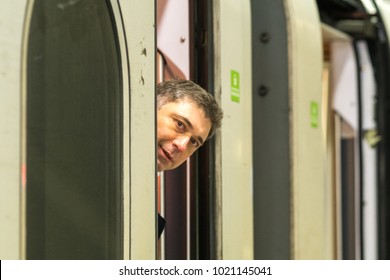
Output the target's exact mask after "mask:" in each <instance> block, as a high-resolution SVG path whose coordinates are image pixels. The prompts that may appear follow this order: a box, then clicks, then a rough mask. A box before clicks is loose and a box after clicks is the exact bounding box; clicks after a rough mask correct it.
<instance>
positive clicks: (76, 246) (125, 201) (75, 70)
mask: <svg viewBox="0 0 390 280" xmlns="http://www.w3.org/2000/svg"><path fill="white" fill-rule="evenodd" d="M23 3H24V2H23ZM21 5H22V4H21ZM23 5H24V6H20V5H19V6H18V5H12V7H13V8H12V9H15V10H14V12H15V14H18V13H20V17H18V18H20V19H24V21H23V22H22V20H21V23H19V22H15V21H14V20H8V17H7V16H4V19H6V20H4V22H6V24H8V22H9V24H10V25H11V26H12V28H16V29H15V30H18V31H19V35H23V36H17V34H18V33H16V35H15V36H11V37H10V36H6V37H7V38H11V39H10V42H12V44H13V46H15V47H19V48H16V49H17V50H18V51H19V52H20V53H21V54H22V56H12V59H13V60H12V63H14V64H15V65H20V66H21V68H19V70H20V72H19V75H20V76H16V77H14V78H15V80H9V79H7V80H6V81H5V82H6V84H7V85H9V84H11V83H15V84H17V85H18V88H15V90H14V92H13V94H14V98H15V100H14V101H12V99H8V100H6V101H7V103H6V104H8V105H11V104H13V103H14V102H17V104H20V107H11V110H12V113H13V114H14V115H19V116H20V117H19V118H16V122H14V120H13V119H11V120H12V121H13V122H14V125H15V129H14V130H15V133H14V134H12V137H14V138H15V139H16V141H15V143H19V145H18V147H19V148H18V152H17V153H16V152H15V153H12V152H10V153H8V154H9V155H10V158H9V159H7V164H9V163H11V166H13V167H15V168H14V169H15V170H14V171H15V172H14V173H15V174H14V175H15V176H16V177H15V179H13V180H14V181H13V182H11V181H9V182H7V183H9V184H7V185H6V188H9V187H11V186H13V187H14V188H15V189H16V190H18V197H16V193H15V194H14V195H13V196H12V195H11V193H10V192H8V193H6V196H5V198H6V199H9V198H12V199H10V203H9V204H12V208H11V207H9V208H8V209H7V212H6V214H5V215H9V214H11V217H12V219H13V221H12V222H13V226H12V228H11V229H12V233H13V234H14V236H16V237H14V239H15V245H12V246H13V247H12V248H6V249H5V251H4V252H6V256H7V257H9V258H27V259H123V258H124V259H128V258H133V259H154V258H155V249H156V246H155V230H154V229H155V225H156V220H155V213H156V208H155V195H154V193H155V185H156V176H155V170H156V167H155V164H156V163H155V149H154V147H155V126H154V124H155V95H154V88H155V79H154V73H155V69H154V1H69V2H63V1H43V0H42V1H40V0H37V1H29V2H28V3H24V4H23ZM5 6H6V7H8V6H9V7H8V8H7V9H10V11H12V9H11V8H10V7H11V5H5ZM14 7H15V8H14ZM26 7H27V8H26ZM17 8H18V9H20V10H16V9H17ZM138 9H140V11H143V12H142V13H141V12H139V11H138ZM23 15H27V16H26V17H23ZM14 16H15V15H14V14H12V13H11V17H12V18H13V17H14ZM2 19H3V17H2ZM15 23H16V25H15ZM4 26H7V25H4ZM12 28H11V30H12ZM21 30H23V31H24V32H23V33H20V31H21ZM2 32H3V30H2ZM2 34H3V33H2ZM14 37H15V38H16V37H18V38H19V39H15V40H20V38H23V40H22V44H20V42H13V39H14ZM5 46H6V47H8V49H7V50H6V51H7V52H10V50H9V49H10V45H7V44H5ZM5 73H6V76H7V75H8V73H10V74H12V71H9V70H8V69H7V70H6V72H5ZM8 87H9V86H8ZM2 104H4V103H3V102H2ZM10 117H11V118H12V115H10V116H6V118H5V119H6V120H10ZM145 123H148V124H149V125H148V126H145V125H144V124H145ZM2 129H3V126H2ZM2 135H3V134H2ZM4 135H6V134H4ZM1 138H2V137H1ZM15 148H16V147H15ZM15 151H16V150H15ZM11 156H12V158H11ZM1 170H4V169H3V168H1ZM12 184H14V185H12ZM14 192H15V191H14ZM2 197H3V196H2ZM2 222H3V221H2ZM15 222H18V224H17V225H16V224H15ZM9 224H12V223H10V222H9ZM1 236H2V238H3V236H4V235H3V234H1ZM16 248H17V254H16V253H15V252H16ZM2 249H3V248H2ZM2 252H3V251H2Z"/></svg>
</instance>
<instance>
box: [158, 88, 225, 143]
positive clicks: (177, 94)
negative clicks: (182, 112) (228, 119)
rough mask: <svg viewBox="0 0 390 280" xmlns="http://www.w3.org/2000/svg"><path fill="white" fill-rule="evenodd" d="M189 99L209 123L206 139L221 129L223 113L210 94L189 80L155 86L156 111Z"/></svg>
mask: <svg viewBox="0 0 390 280" xmlns="http://www.w3.org/2000/svg"><path fill="white" fill-rule="evenodd" d="M183 99H189V100H190V101H191V102H194V103H195V104H196V105H198V107H199V108H200V109H202V110H203V112H204V114H205V116H206V118H208V119H209V120H210V121H211V129H210V132H209V135H208V137H207V139H209V138H211V137H213V136H214V134H215V131H216V130H217V129H218V128H220V127H221V123H222V118H223V112H222V109H221V108H220V107H219V105H218V103H217V101H216V100H215V98H214V96H213V95H211V93H209V92H207V91H206V90H204V89H203V88H202V87H200V86H199V85H197V84H196V83H194V82H192V81H189V80H168V81H164V82H161V83H159V84H158V85H157V110H160V108H161V107H162V106H164V105H165V104H167V103H170V102H176V101H178V100H183Z"/></svg>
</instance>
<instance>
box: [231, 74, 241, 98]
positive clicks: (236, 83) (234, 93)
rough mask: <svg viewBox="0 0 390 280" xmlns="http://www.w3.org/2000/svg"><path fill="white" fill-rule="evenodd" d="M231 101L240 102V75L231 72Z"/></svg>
mask: <svg viewBox="0 0 390 280" xmlns="http://www.w3.org/2000/svg"><path fill="white" fill-rule="evenodd" d="M230 99H231V100H232V101H234V102H237V103H239V102H240V73H238V72H237V71H235V70H230Z"/></svg>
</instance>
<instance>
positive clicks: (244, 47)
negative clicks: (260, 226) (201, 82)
mask: <svg viewBox="0 0 390 280" xmlns="http://www.w3.org/2000/svg"><path fill="white" fill-rule="evenodd" d="M219 5H220V9H219V10H214V13H218V15H217V18H218V17H219V20H220V26H219V27H220V34H218V36H220V37H219V38H220V48H219V49H216V52H218V51H219V52H220V55H221V56H220V61H219V63H220V73H219V75H220V78H221V84H220V87H221V105H222V108H223V110H224V120H223V124H222V130H221V149H222V150H221V153H222V166H221V167H222V169H221V178H222V182H221V186H220V188H221V193H222V256H221V257H222V258H223V259H252V258H253V202H252V199H253V198H252V188H253V179H252V169H253V166H252V165H253V164H252V103H251V102H252V97H251V95H252V80H251V79H252V78H251V77H252V72H251V13H250V1H249V0H247V1H236V0H224V1H220V2H219ZM232 71H235V72H232ZM236 73H238V74H239V76H237V74H236ZM232 75H233V76H232ZM236 82H238V83H239V86H238V84H236ZM232 83H233V84H232ZM236 85H237V86H238V87H236ZM217 87H218V85H217Z"/></svg>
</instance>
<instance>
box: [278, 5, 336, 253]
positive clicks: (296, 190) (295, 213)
mask: <svg viewBox="0 0 390 280" xmlns="http://www.w3.org/2000/svg"><path fill="white" fill-rule="evenodd" d="M285 5H286V17H287V25H288V33H289V65H290V66H289V67H290V69H289V70H290V96H291V98H290V102H291V104H290V106H291V108H292V114H291V120H290V121H291V133H292V134H291V135H292V139H291V145H292V146H291V148H292V149H291V150H292V155H291V159H292V163H291V164H292V190H291V191H292V213H291V214H292V236H291V238H292V246H293V248H292V256H291V257H292V258H293V259H329V258H331V257H332V254H331V251H330V250H328V249H327V248H326V246H325V245H326V244H327V243H328V242H327V240H329V238H330V236H332V227H329V219H330V218H329V217H330V216H331V215H332V213H331V211H330V209H331V207H332V206H331V200H332V198H331V196H330V195H329V190H328V189H326V188H325V182H324V164H325V162H324V145H323V135H322V122H321V107H322V105H321V103H322V100H321V99H322V96H321V80H322V39H321V25H320V20H319V16H318V11H317V5H316V2H315V1H314V0H310V1H295V0H286V1H285ZM308 38H310V40H308Z"/></svg>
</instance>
